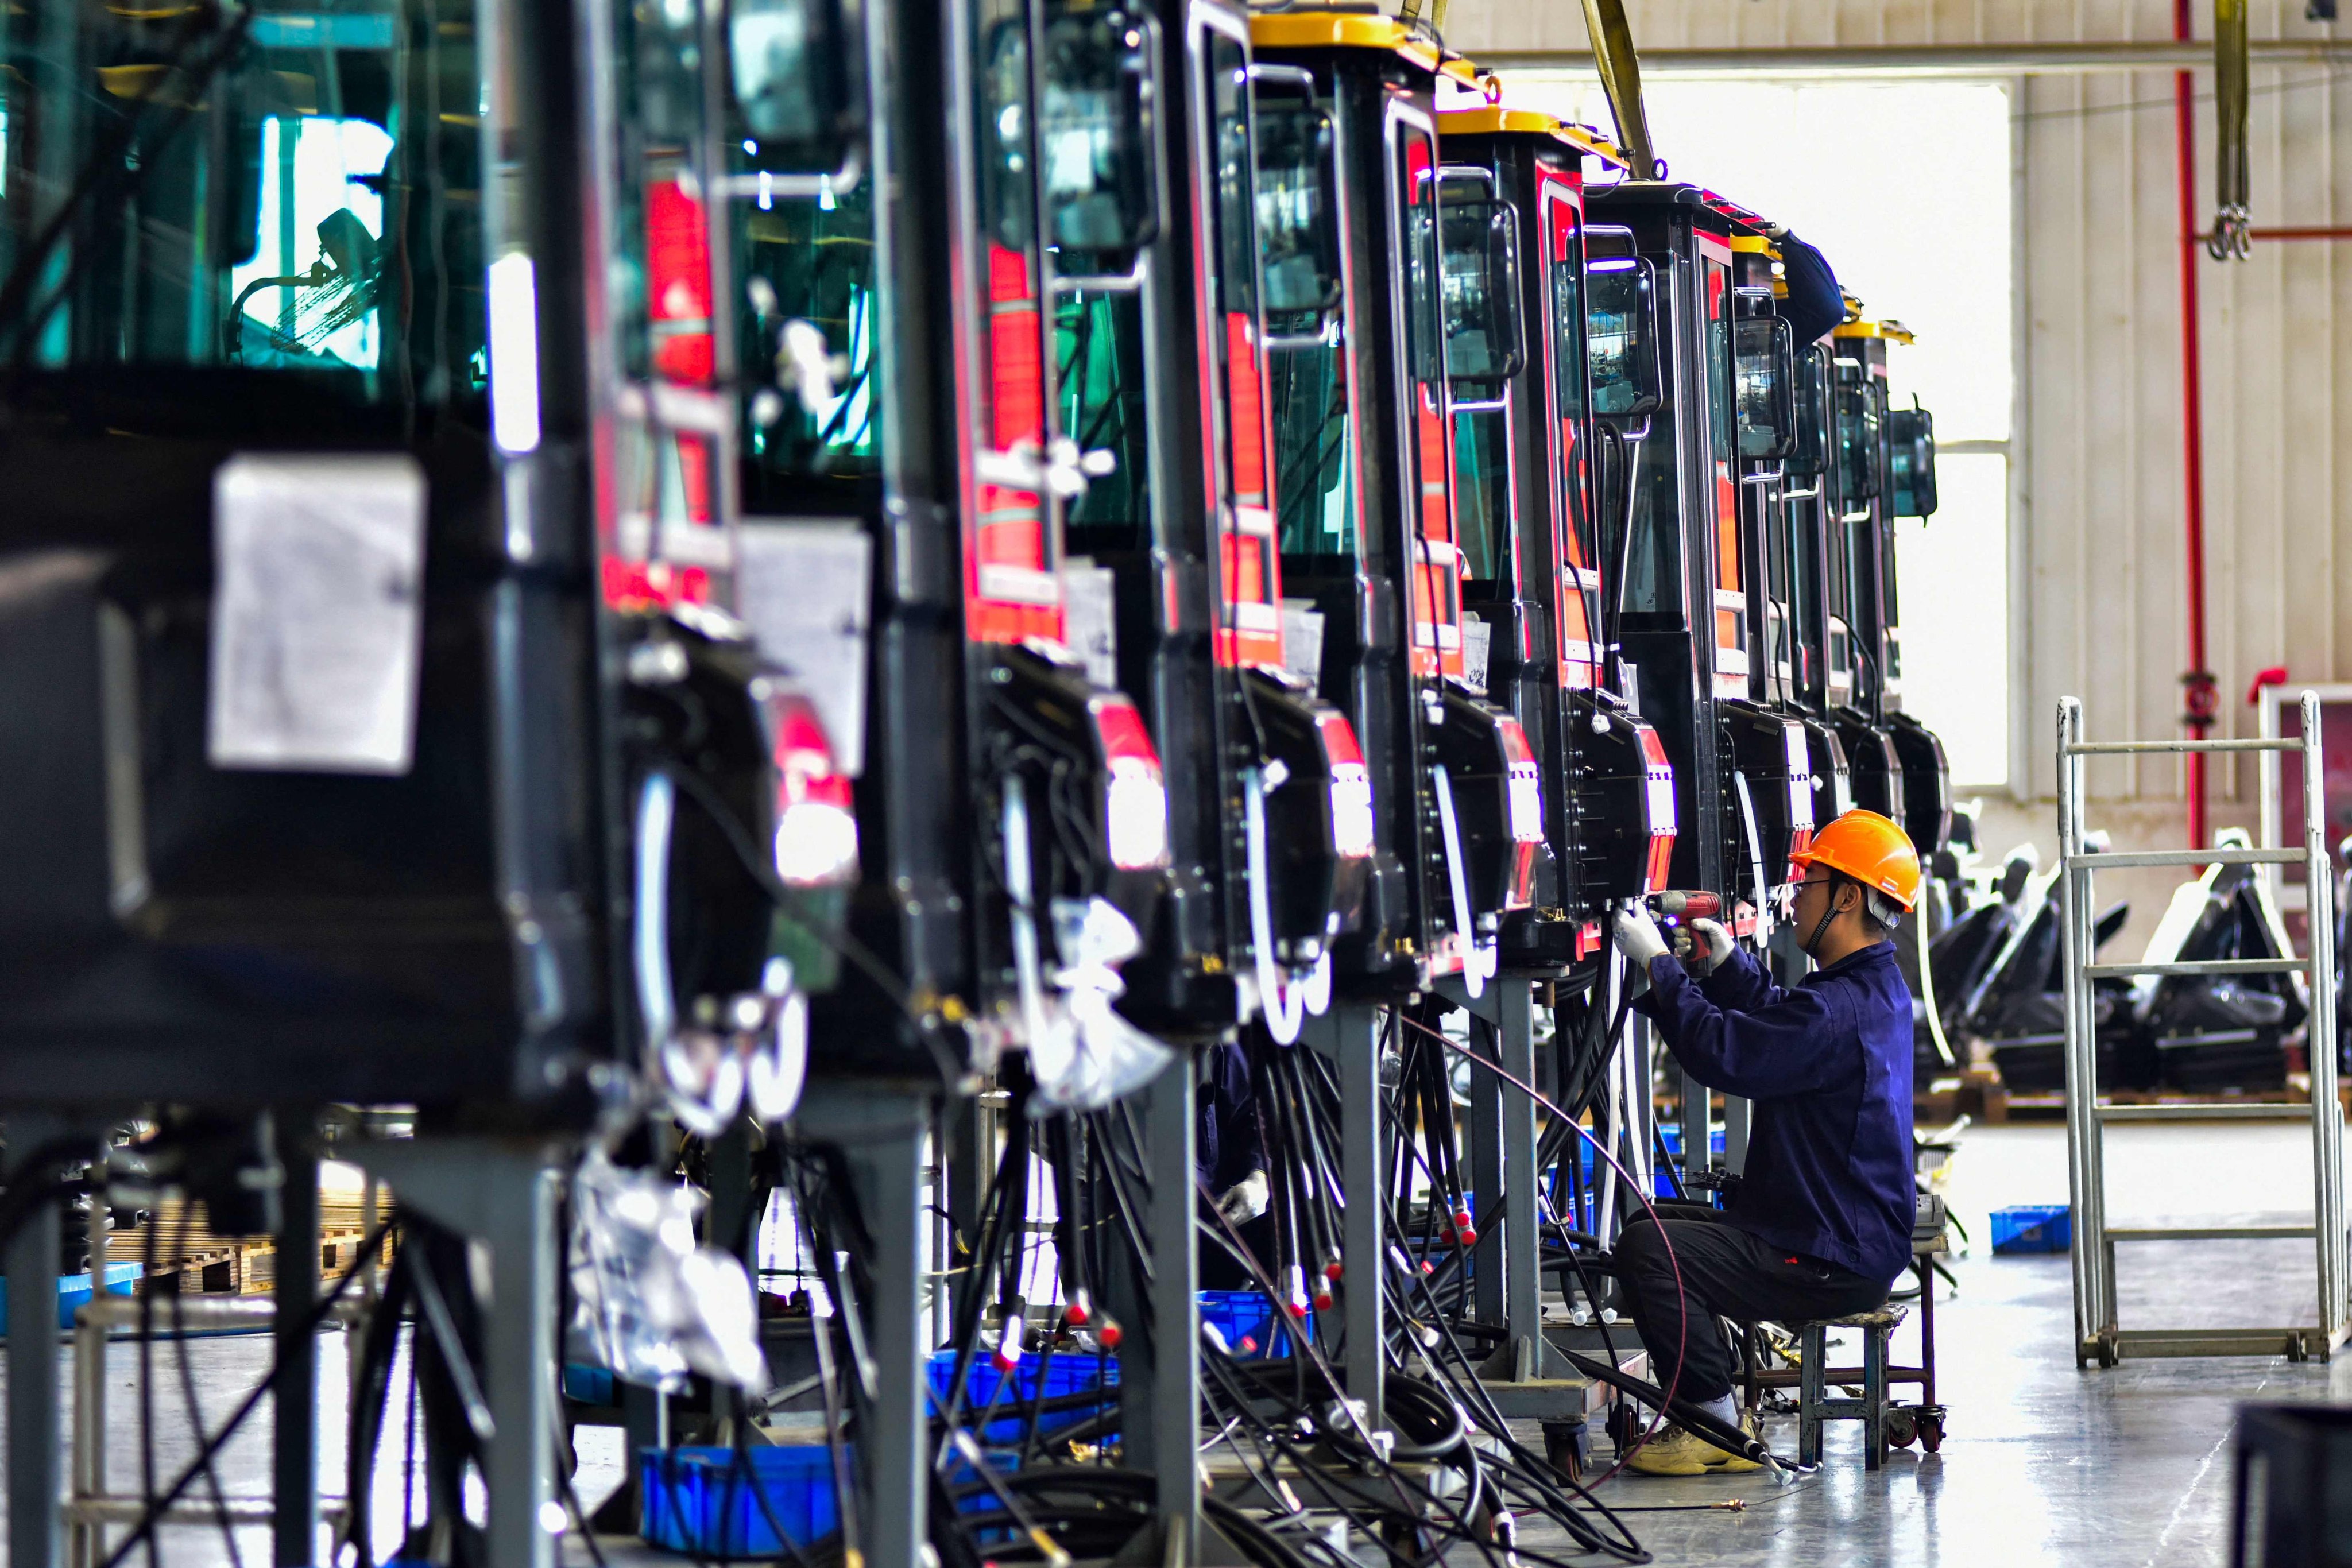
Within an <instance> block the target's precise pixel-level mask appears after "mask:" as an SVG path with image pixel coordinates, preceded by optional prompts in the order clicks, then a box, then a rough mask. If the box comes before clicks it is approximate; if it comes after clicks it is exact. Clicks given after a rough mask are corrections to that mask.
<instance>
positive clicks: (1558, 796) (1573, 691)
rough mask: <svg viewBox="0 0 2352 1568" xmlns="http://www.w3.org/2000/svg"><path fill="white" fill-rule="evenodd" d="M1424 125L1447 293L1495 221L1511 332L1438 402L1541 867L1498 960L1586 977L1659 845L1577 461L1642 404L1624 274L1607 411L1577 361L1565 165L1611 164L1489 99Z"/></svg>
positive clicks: (1637, 293)
mask: <svg viewBox="0 0 2352 1568" xmlns="http://www.w3.org/2000/svg"><path fill="white" fill-rule="evenodd" d="M1438 118H1439V129H1440V132H1441V135H1442V137H1443V139H1444V152H1445V159H1446V163H1445V180H1446V183H1447V184H1448V187H1449V188H1450V189H1452V190H1454V191H1456V192H1458V193H1460V194H1461V195H1462V196H1463V197H1464V198H1465V199H1464V200H1463V201H1462V203H1461V204H1460V206H1459V207H1458V209H1457V211H1458V212H1459V213H1460V214H1462V215H1461V216H1459V217H1457V218H1456V219H1455V220H1454V222H1455V223H1456V225H1458V227H1457V232H1459V233H1461V234H1463V235H1464V237H1465V242H1467V243H1465V244H1462V245H1459V246H1451V247H1449V249H1448V256H1447V259H1448V264H1449V267H1448V279H1449V288H1452V287H1454V286H1455V285H1454V279H1455V277H1457V276H1458V277H1460V278H1461V279H1462V287H1465V288H1466V287H1469V286H1470V285H1472V284H1473V283H1475V282H1476V281H1478V280H1479V279H1480V277H1481V274H1482V271H1484V270H1486V257H1487V256H1489V255H1492V254H1496V252H1497V251H1498V250H1499V249H1500V247H1499V246H1497V245H1496V243H1495V241H1494V240H1493V238H1492V231H1491V229H1490V228H1489V227H1488V225H1491V224H1492V223H1493V222H1494V221H1495V220H1496V217H1498V216H1499V217H1501V218H1504V219H1507V221H1508V222H1509V223H1510V225H1512V226H1513V228H1514V230H1515V235H1516V241H1517V244H1516V246H1515V250H1516V256H1515V257H1514V260H1515V262H1516V265H1515V266H1514V267H1512V269H1511V270H1512V271H1513V273H1514V274H1515V277H1514V278H1513V281H1514V282H1515V284H1516V286H1517V308H1516V317H1517V321H1518V322H1521V323H1524V326H1523V327H1521V328H1520V330H1519V334H1518V337H1517V341H1516V343H1514V344H1513V345H1512V347H1513V350H1514V351H1513V352H1510V353H1507V354H1496V353H1494V352H1492V351H1491V350H1488V351H1486V355H1485V358H1484V361H1483V363H1482V364H1481V365H1476V366H1471V367H1465V368H1469V369H1483V370H1484V371H1487V372H1490V373H1488V374H1486V375H1484V376H1481V375H1476V374H1471V375H1462V376H1458V377H1457V379H1456V381H1455V399H1454V453H1455V471H1456V477H1457V482H1458V484H1457V495H1458V503H1457V506H1458V514H1459V517H1460V518H1461V528H1462V540H1463V546H1462V548H1463V558H1464V571H1465V585H1464V602H1465V631H1467V632H1470V633H1471V636H1472V641H1473V644H1474V647H1475V646H1477V645H1481V644H1483V646H1484V647H1485V649H1486V660H1485V664H1486V670H1485V678H1484V680H1483V681H1482V682H1481V683H1480V684H1481V685H1484V687H1485V689H1486V695H1487V697H1488V699H1489V700H1490V701H1493V702H1495V703H1496V704H1499V705H1501V706H1505V707H1507V708H1508V709H1509V710H1510V711H1511V713H1512V714H1513V715H1514V716H1516V717H1517V719H1518V720H1519V723H1520V727H1521V728H1522V729H1523V731H1524V732H1525V734H1526V735H1527V737H1528V745H1529V748H1530V750H1531V751H1532V752H1533V753H1534V755H1535V757H1536V758H1537V760H1538V765H1539V771H1540V776H1541V779H1542V780H1543V785H1544V804H1545V807H1546V812H1545V827H1546V834H1547V839H1548V849H1549V853H1547V854H1546V855H1545V856H1544V857H1543V860H1542V862H1540V863H1539V866H1538V871H1539V873H1540V874H1539V877H1538V884H1537V894H1536V899H1535V907H1534V908H1532V909H1530V910H1528V911H1527V912H1525V913H1524V914H1515V915H1513V916H1511V917H1510V918H1508V919H1507V921H1506V922H1505V925H1504V927H1503V961H1504V963H1505V964H1506V965H1507V966H1508V967H1510V969H1511V970H1512V971H1513V972H1515V973H1516V972H1524V973H1530V974H1547V975H1576V974H1580V975H1583V976H1585V977H1590V976H1591V974H1593V973H1594V972H1595V968H1596V965H1595V960H1597V959H1598V958H1600V957H1601V956H1602V955H1603V952H1604V950H1605V948H1606V946H1607V942H1608V936H1607V931H1606V926H1605V924H1604V922H1605V920H1606V917H1607V915H1608V912H1609V909H1610V907H1611V906H1612V904H1616V903H1618V902H1620V901H1622V900H1624V899H1628V898H1634V897H1639V896H1641V895H1643V894H1646V893H1649V892H1651V891H1653V881H1652V877H1653V873H1654V871H1655V872H1659V873H1662V872H1663V864H1662V863H1661V862H1663V859H1664V855H1665V854H1667V853H1669V852H1670V850H1671V844H1672V841H1673V835H1674V832H1675V822H1674V815H1673V810H1672V800H1673V786H1672V782H1671V775H1670V774H1669V775H1667V776H1666V778H1665V779H1664V789H1663V790H1661V789H1655V788H1654V787H1653V786H1654V783H1656V782H1658V780H1657V779H1655V778H1654V769H1657V768H1660V767H1661V764H1660V763H1659V762H1656V761H1654V758H1663V750H1662V748H1661V747H1660V745H1659V742H1658V738H1657V736H1656V732H1655V731H1654V730H1653V729H1652V728H1651V727H1649V726H1648V725H1646V724H1644V723H1643V721H1642V719H1641V718H1640V717H1639V716H1637V715H1636V714H1635V713H1634V711H1633V707H1632V706H1631V704H1630V703H1628V702H1627V701H1626V699H1625V697H1624V695H1622V693H1621V691H1620V690H1619V689H1618V684H1619V680H1620V674H1619V669H1618V666H1617V664H1616V662H1615V661H1614V660H1613V659H1611V658H1609V657H1607V655H1606V648H1607V645H1608V644H1607V641H1606V635H1607V629H1606V626H1605V623H1604V621H1603V618H1602V613H1601V605H1602V601H1603V598H1604V594H1605V592H1606V587H1607V583H1608V582H1609V581H1610V580H1611V578H1612V574H1610V573H1609V572H1607V571H1606V570H1605V569H1604V566H1603V557H1602V554H1601V538H1602V537H1603V534H1604V532H1605V531H1606V530H1605V529H1604V528H1603V526H1602V523H1601V517H1602V515H1603V513H1604V510H1605V506H1604V499H1605V498H1604V497H1603V496H1602V494H1601V487H1602V486H1603V485H1604V484H1605V483H1606V479H1605V476H1604V470H1603V468H1602V460H1601V458H1600V457H1599V456H1598V455H1596V448H1597V446H1598V445H1599V444H1601V443H1604V442H1606V443H1611V444H1612V450H1613V451H1615V452H1618V453H1620V454H1622V452H1623V450H1624V445H1623V436H1622V431H1621V430H1620V429H1619V428H1618V427H1617V426H1616V425H1615V424H1614V423H1612V420H1615V419H1620V418H1622V417H1625V415H1626V414H1628V413H1630V412H1631V409H1632V408H1633V406H1636V405H1638V404H1639V403H1641V402H1643V396H1642V394H1640V393H1637V392H1628V390H1627V389H1626V388H1625V386H1624V385H1623V384H1622V383H1623V381H1624V379H1625V378H1626V376H1627V375H1628V374H1629V371H1628V368H1627V365H1626V360H1627V358H1628V357H1629V355H1630V356H1631V357H1632V358H1633V359H1642V358H1643V356H1642V354H1641V351H1640V350H1629V348H1628V347H1627V341H1626V340H1627V338H1628V336H1629V335H1630V336H1631V337H1634V338H1642V337H1643V336H1644V335H1645V334H1646V331H1647V329H1648V326H1649V316H1650V314H1651V312H1650V310H1649V308H1648V307H1647V305H1646V302H1645V301H1644V299H1643V289H1642V288H1641V287H1640V285H1641V284H1642V283H1643V281H1644V280H1643V279H1642V278H1640V277H1634V278H1633V279H1632V281H1633V283H1634V284H1635V286H1636V287H1635V288H1634V289H1633V301H1632V303H1631V305H1630V307H1629V306H1628V304H1627V302H1626V301H1625V300H1623V299H1622V298H1617V296H1618V295H1619V294H1622V292H1623V291H1622V289H1620V290H1614V291H1612V290H1610V289H1608V288H1606V287H1604V288H1603V289H1602V290H1601V293H1602V294H1604V295H1608V296H1609V297H1610V298H1611V301H1612V309H1611V311H1610V312H1609V313H1608V314H1607V316H1606V317H1605V320H1606V321H1607V322H1608V323H1609V324H1612V325H1613V327H1614V328H1615V329H1616V331H1615V333H1614V334H1613V335H1611V336H1609V337H1608V339H1607V342H1608V344H1609V351H1610V352H1611V353H1612V355H1613V356H1614V357H1613V358H1612V360H1611V361H1610V362H1611V365H1612V367H1613V369H1612V370H1611V371H1606V372H1604V375H1603V378H1602V385H1603V387H1604V389H1605V390H1606V392H1607V393H1608V395H1609V397H1610V400H1611V402H1612V405H1614V406H1616V407H1617V408H1618V409H1619V410H1620V413H1616V414H1612V415H1611V416H1606V417H1604V416H1603V415H1601V414H1600V413H1597V412H1596V403H1595V397H1594V392H1593V386H1594V377H1593V374H1592V371H1591V369H1590V367H1589V364H1588V336H1589V328H1590V326H1591V317H1590V316H1589V314H1588V298H1589V297H1590V296H1591V295H1592V294H1593V292H1594V291H1593V290H1591V289H1590V288H1589V287H1588V278H1587V274H1586V265H1587V257H1586V243H1585V241H1586V229H1587V225H1586V223H1585V213H1584V163H1585V161H1586V160H1587V159H1593V160H1596V161H1598V162H1600V163H1601V165H1602V166H1603V167H1604V168H1608V167H1616V168H1621V169H1622V166H1623V155H1622V153H1620V152H1618V151H1617V150H1616V149H1615V148H1614V147H1613V146H1612V145H1611V144H1610V143H1608V142H1606V141H1602V140H1601V138H1600V137H1599V136H1598V135H1596V134H1595V133H1594V132H1592V131H1589V130H1587V129H1586V128H1584V127H1581V126H1572V125H1568V124H1565V123H1563V122H1561V121H1559V120H1556V119H1554V118H1553V117H1552V116H1550V115H1548V114H1541V113H1537V112H1535V111H1532V110H1521V109H1516V108H1511V107H1508V106H1507V105H1503V104H1495V103H1486V102H1484V101H1479V102H1476V103H1475V104H1472V105H1466V106H1464V107H1457V108H1452V109H1447V110H1443V111H1441V113H1440V114H1439V117H1438ZM1457 257H1458V258H1459V262H1458V263H1457ZM1612 281H1614V280H1613V279H1612ZM1481 347H1482V348H1484V345H1481ZM1644 369H1646V370H1647V373H1648V374H1649V375H1650V377H1651V379H1652V380H1654V367H1650V366H1647V364H1646V361H1645V363H1644V366H1643V368H1637V369H1633V370H1632V371H1630V374H1632V375H1635V376H1639V375H1641V374H1643V371H1644ZM1635 417H1638V416H1635ZM1660 808H1663V809H1660Z"/></svg>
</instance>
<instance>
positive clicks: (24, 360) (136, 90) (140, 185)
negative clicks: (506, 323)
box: [0, 0, 486, 425]
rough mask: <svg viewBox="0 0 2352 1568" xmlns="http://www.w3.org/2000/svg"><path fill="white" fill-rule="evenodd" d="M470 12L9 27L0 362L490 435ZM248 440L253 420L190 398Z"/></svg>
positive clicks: (198, 410)
mask: <svg viewBox="0 0 2352 1568" xmlns="http://www.w3.org/2000/svg"><path fill="white" fill-rule="evenodd" d="M472 24H473V9H472V7H471V6H470V5H458V4H455V3H454V0H438V3H436V0H408V3H405V4H401V3H394V4H387V5H383V6H380V7H378V8H375V9H372V10H369V11H366V12H356V11H354V12H336V11H328V12H326V13H323V14H321V13H319V12H317V11H316V10H315V9H313V10H312V11H310V12H306V13H303V14H300V15H296V14H292V13H280V12H276V11H268V12H257V11H249V10H235V9H215V8H202V9H198V8H187V7H176V6H167V7H163V8H156V7H142V6H130V5H58V4H47V5H16V6H11V7H10V8H9V10H8V12H7V14H6V15H5V16H0V29H5V30H4V31H0V360H5V361H7V362H11V363H16V364H20V365H23V366H25V367H26V368H27V369H28V370H31V371H35V372H40V371H51V372H58V373H60V374H64V375H68V376H88V375H91V374H100V375H102V373H103V372H105V371H109V370H110V369H112V368H114V367H130V366H137V367H140V369H141V374H140V375H139V376H138V377H137V378H136V379H135V381H131V380H118V381H116V382H113V383H112V384H117V385H121V386H122V387H124V388H125V389H126V390H127V391H128V389H132V388H135V389H136V391H135V393H131V394H130V395H135V396H137V397H138V398H140V399H142V400H145V401H152V400H153V399H154V398H155V397H156V396H157V395H158V394H159V393H160V392H163V391H164V390H165V389H166V388H167V387H168V386H169V385H171V384H173V378H175V377H176V378H183V379H184V378H185V377H186V376H187V375H189V374H191V373H194V372H205V373H209V374H211V375H212V376H214V377H215V378H217V377H220V376H229V377H234V376H236V375H248V376H272V377H289V378H294V377H299V378H304V379H305V380H306V381H307V382H309V383H310V384H311V385H312V386H313V387H314V388H315V394H316V396H318V397H320V398H324V399H327V400H330V401H331V402H341V403H346V404H361V405H368V404H373V405H378V406H383V407H389V408H401V409H411V410H413V409H416V408H420V407H449V408H453V409H456V410H458V411H461V412H463V413H465V414H466V415H467V417H471V418H479V417H481V413H482V394H483V392H484V389H485V385H486V375H485V365H484V356H483V342H484V338H485V307H484V294H483V278H482V246H483V241H482V208H481V203H480V190H481V185H482V178H481V173H480V146H481V133H480V130H479V127H478V110H479V108H480V103H479V89H478V86H477V83H478V79H479V78H478V72H479V65H480V62H479V59H478V54H477V49H476V42H475V37H474V31H473V26H472ZM178 402H179V403H180V406H181V407H182V409H183V411H184V413H187V414H189V415H190V416H191V417H195V418H201V419H217V420H220V421H223V422H226V423H229V424H232V425H233V424H235V423H236V422H237V421H238V420H239V418H240V417H247V413H246V411H245V410H244V409H242V408H241V407H240V406H239V403H238V401H237V399H236V397H235V396H234V395H233V394H232V395H227V396H218V395H213V396H190V397H187V398H184V399H180V400H178Z"/></svg>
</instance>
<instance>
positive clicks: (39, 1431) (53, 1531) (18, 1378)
mask: <svg viewBox="0 0 2352 1568" xmlns="http://www.w3.org/2000/svg"><path fill="white" fill-rule="evenodd" d="M69 1130H70V1128H69V1126H68V1124H66V1123H64V1122H61V1121H59V1120H58V1119H57V1118H55V1117H52V1116H44V1115H33V1114H25V1115H17V1116H11V1117H10V1118H9V1119H8V1156H9V1179H10V1180H11V1181H14V1180H16V1179H17V1178H18V1177H19V1176H21V1174H22V1171H21V1166H22V1162H23V1161H24V1160H25V1158H26V1156H27V1155H31V1154H32V1153H33V1152H34V1151H36V1150H37V1149H38V1148H40V1147H41V1145H44V1144H46V1143H47V1142H48V1141H49V1140H50V1139H52V1138H57V1137H61V1136H63V1135H64V1134H66V1133H68V1131H69ZM62 1243H63V1236H62V1234H61V1232H60V1218H59V1215H58V1206H57V1205H56V1204H54V1203H44V1204H42V1205H40V1206H39V1207H37V1208H36V1209H34V1210H33V1212H32V1213H31V1214H30V1215H28V1216H27V1217H26V1218H25V1220H24V1222H23V1223H22V1224H20V1225H18V1226H17V1228H16V1235H15V1236H14V1237H12V1238H10V1239H9V1242H8V1253H7V1270H8V1561H9V1563H11V1564H14V1565H18V1568H58V1535H59V1532H58V1497H59V1496H60V1495H61V1494H62V1493H63V1491H64V1490H65V1487H64V1482H65V1474H64V1469H63V1462H64V1460H63V1455H64V1448H65V1439H64V1434H63V1430H62V1427H61V1426H60V1424H59V1422H58V1362H59V1359H60V1358H59V1355H58V1305H57V1302H58V1248H59V1246H60V1245H62ZM104 1277H105V1276H104V1275H103V1274H101V1275H100V1278H101V1279H103V1278H104Z"/></svg>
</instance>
